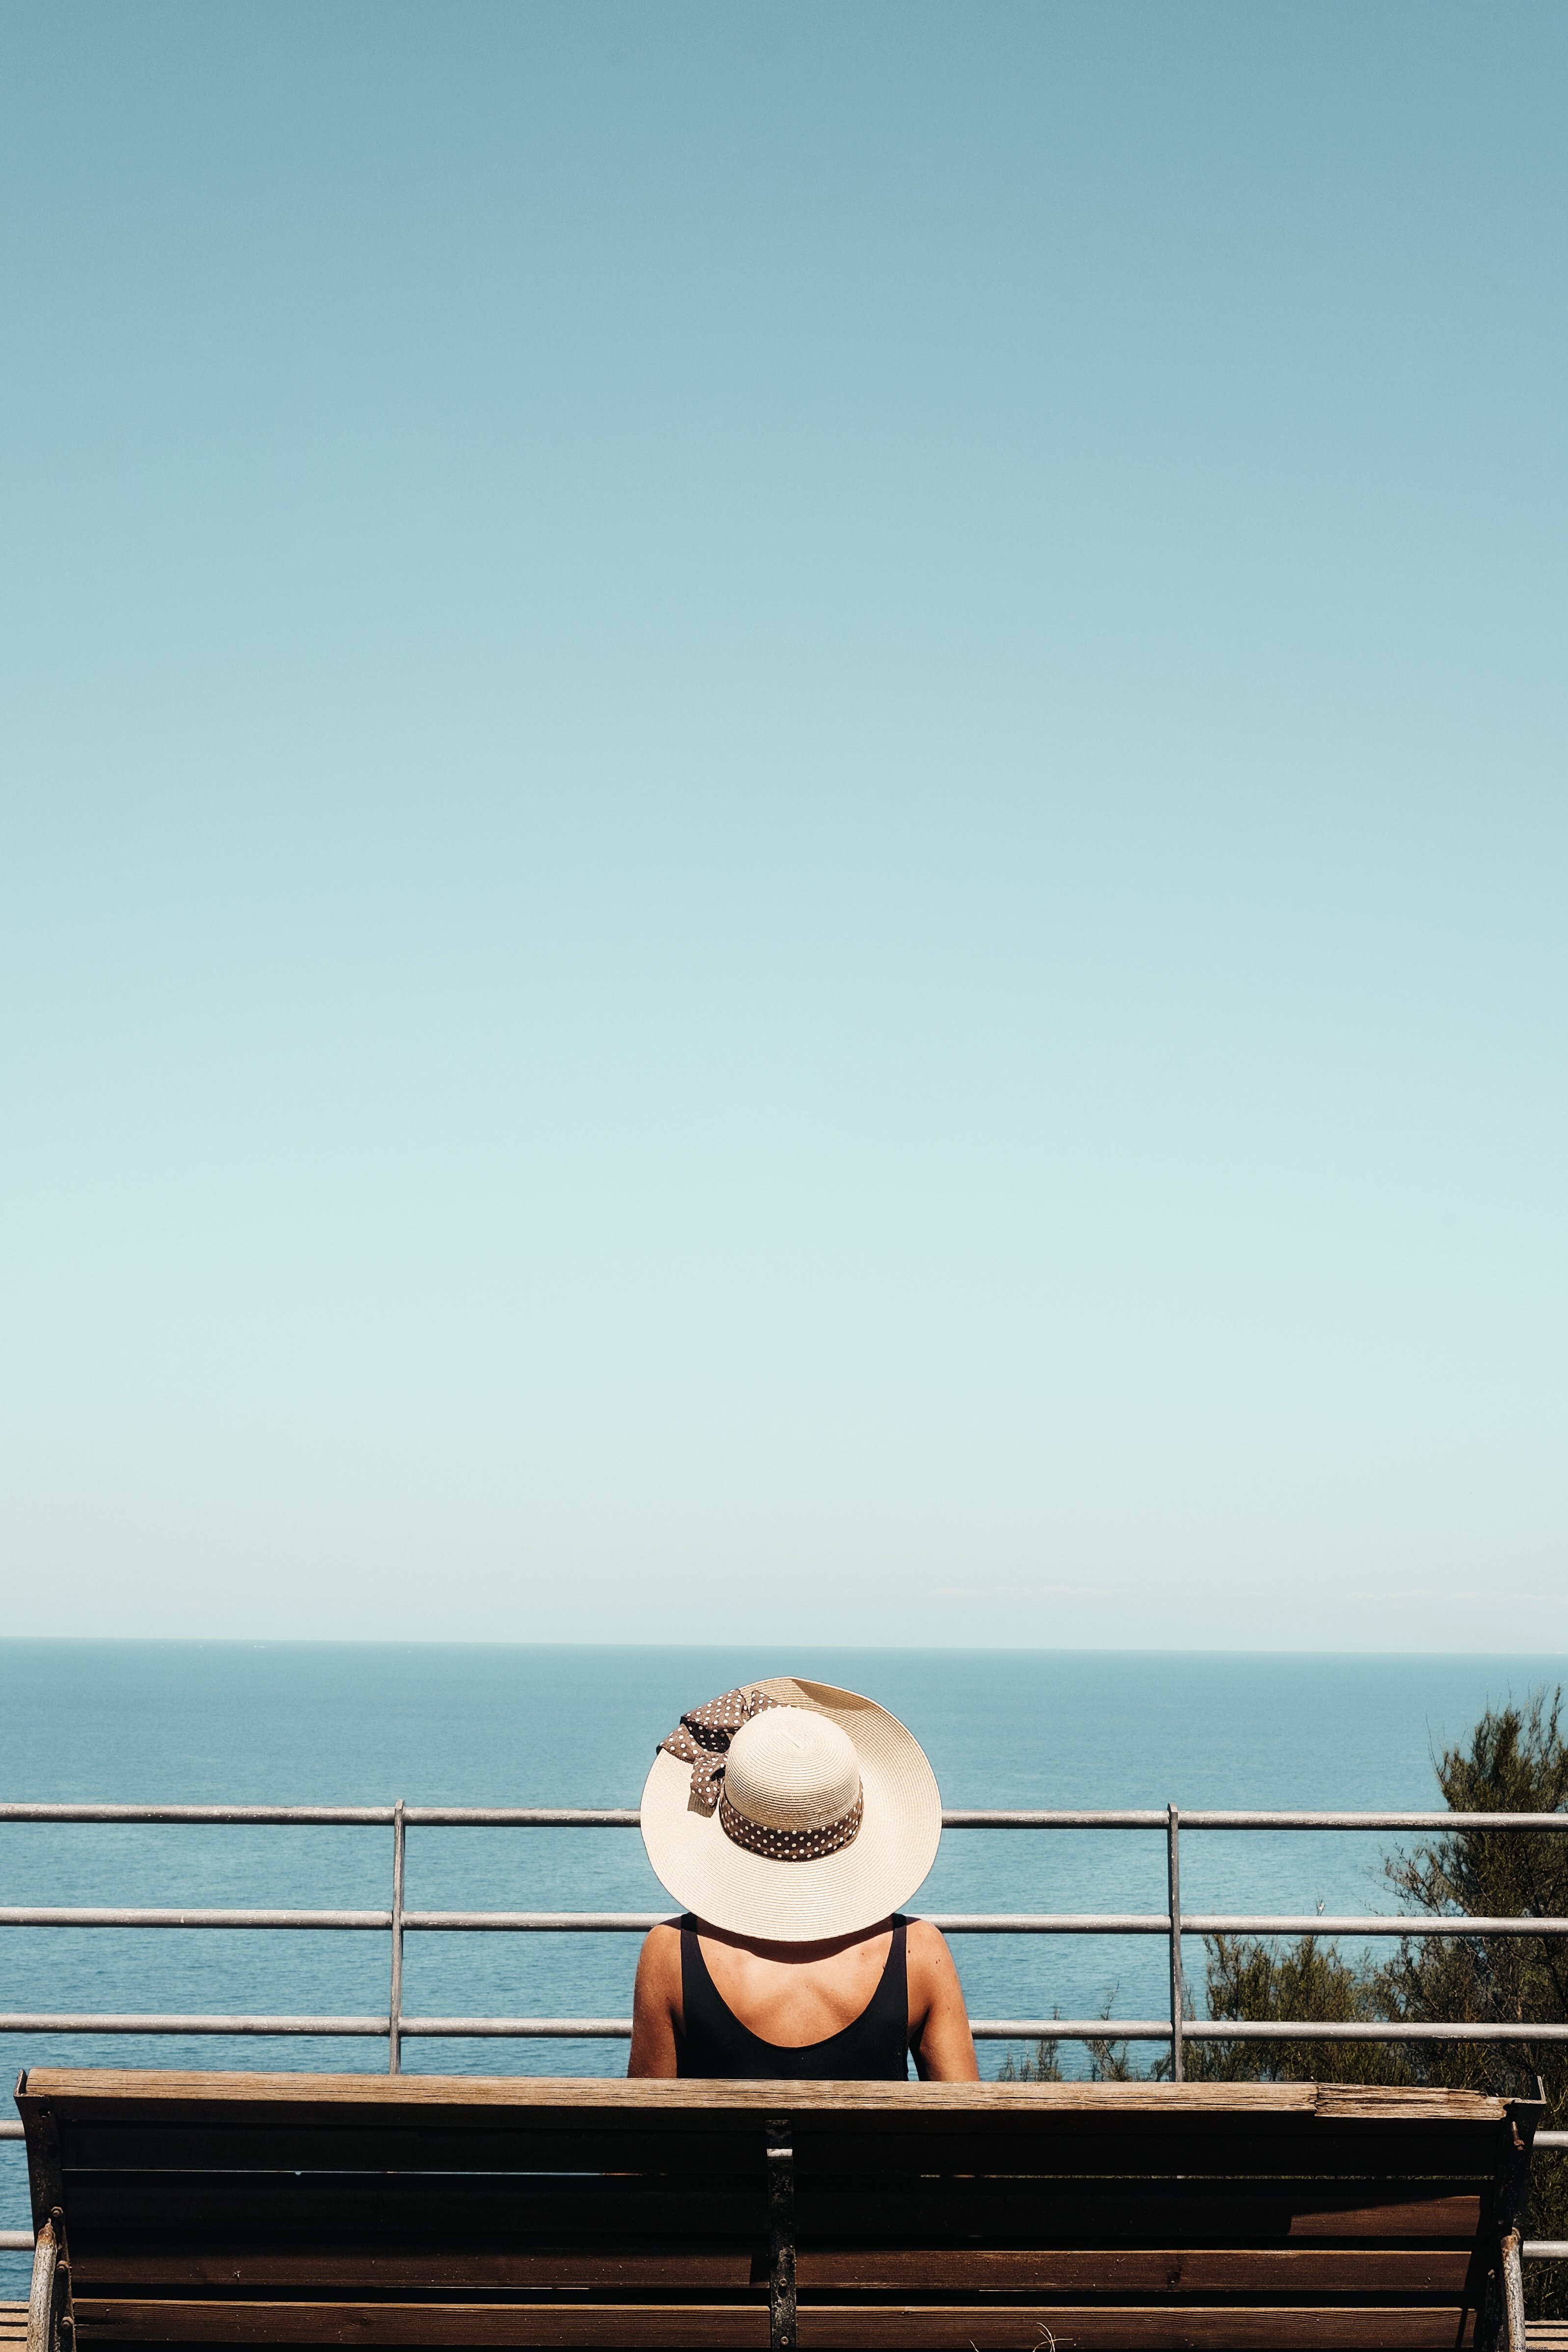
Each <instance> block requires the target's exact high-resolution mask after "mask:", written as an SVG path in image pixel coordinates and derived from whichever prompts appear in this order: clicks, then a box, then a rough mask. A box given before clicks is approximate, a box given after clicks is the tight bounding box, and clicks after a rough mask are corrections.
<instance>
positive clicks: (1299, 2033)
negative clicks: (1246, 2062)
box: [1109, 2017, 1568, 2042]
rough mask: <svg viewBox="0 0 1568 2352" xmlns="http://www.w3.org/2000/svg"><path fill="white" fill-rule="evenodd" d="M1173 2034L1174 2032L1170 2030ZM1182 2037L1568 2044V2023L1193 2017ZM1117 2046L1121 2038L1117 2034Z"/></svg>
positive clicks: (1272, 2040) (1242, 2039) (1185, 2025)
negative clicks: (1326, 2021) (1345, 2021)
mask: <svg viewBox="0 0 1568 2352" xmlns="http://www.w3.org/2000/svg"><path fill="white" fill-rule="evenodd" d="M1167 2031H1169V2029H1168V2028H1167ZM1182 2032H1183V2033H1184V2036H1185V2037H1186V2039H1187V2040H1188V2041H1189V2042H1194V2041H1195V2042H1568V2024H1546V2023H1544V2022H1542V2023H1539V2024H1534V2025H1529V2024H1519V2023H1513V2022H1510V2023H1509V2024H1507V2025H1427V2024H1421V2025H1394V2024H1384V2023H1382V2022H1373V2023H1368V2024H1363V2023H1360V2022H1358V2023H1356V2024H1353V2025H1345V2024H1334V2025H1331V2024H1320V2023H1318V2022H1316V2021H1313V2020H1311V2019H1307V2018H1303V2019H1300V2020H1299V2021H1295V2022H1289V2021H1285V2020H1283V2019H1279V2020H1276V2019H1273V2018H1270V2019H1269V2020H1268V2021H1267V2022H1264V2021H1261V2020H1258V2021H1254V2020H1252V2019H1250V2018H1236V2019H1230V2018H1212V2017H1205V2018H1198V2019H1195V2020H1194V2019H1193V2018H1189V2019H1188V2020H1187V2021H1186V2023H1185V2024H1184V2026H1183V2028H1182ZM1109 2038H1110V2040H1111V2041H1114V2040H1115V2039H1116V2035H1115V2033H1114V2032H1112V2033H1111V2034H1110V2037H1109Z"/></svg>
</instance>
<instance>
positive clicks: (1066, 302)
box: [0, 0, 1568, 1652]
mask: <svg viewBox="0 0 1568 2352" xmlns="http://www.w3.org/2000/svg"><path fill="white" fill-rule="evenodd" d="M0 53H3V55H0V64H3V72H0V201H3V206H4V254H3V264H0V266H3V272H4V305H3V309H4V326H3V328H0V332H3V334H4V338H5V367H4V370H3V371H0V404H3V408H4V426H5V431H4V446H5V460H4V462H5V502H4V510H5V545H6V562H5V566H4V578H3V582H0V593H3V595H4V598H5V613H4V628H3V630H0V672H3V677H0V688H3V692H0V703H3V713H4V715H3V719H0V727H3V740H0V750H3V752H4V766H5V781H4V810H3V822H0V983H3V988H4V1020H3V1024H0V1055H3V1063H0V1067H3V1070H4V1101H5V1129H6V1142H5V1151H4V1155H3V1159H0V1253H3V1258H4V1297H3V1300H0V1309H3V1322H4V1330H5V1346H4V1370H3V1377H4V1382H5V1395H4V1420H5V1431H6V1443H5V1465H4V1496H3V1524H0V1540H3V1546H4V1555H5V1562H6V1565H5V1567H4V1569H3V1570H0V1574H3V1575H4V1578H5V1584H6V1586H7V1588H8V1590H7V1593H6V1598H5V1629H6V1630H7V1631H8V1632H11V1633H29V1632H37V1633H44V1632H62V1631H79V1632H82V1633H160V1634H167V1633H202V1634H225V1633H233V1634H245V1635H253V1634H254V1635H271V1636H280V1635H284V1634H292V1635H308V1634H331V1635H336V1634H342V1635H366V1634H378V1633H382V1634H389V1635H397V1636H399V1637H423V1636H429V1637H439V1636H441V1635H451V1636H456V1637H460V1638H467V1639H472V1638H476V1637H493V1638H498V1639H510V1640H527V1639H542V1640H556V1639H565V1640H593V1639H596V1638H604V1639H607V1640H639V1639H651V1640H660V1639H662V1640H677V1641H679V1640H693V1639H695V1640H726V1641H728V1640H734V1639H740V1640H750V1639H754V1638H755V1639H762V1638H764V1637H766V1638H773V1639H778V1638H783V1639H799V1640H801V1641H811V1642H826V1641H832V1642H843V1641H860V1640H865V1641H869V1642H877V1643H889V1642H896V1641H910V1642H931V1643H970V1642H974V1643H984V1644H992V1643H999V1642H1000V1643H1006V1642H1015V1641H1016V1642H1018V1643H1027V1644H1030V1645H1037V1644H1054V1643H1065V1644H1068V1645H1087V1646H1096V1647H1104V1646H1115V1645H1117V1644H1118V1643H1129V1644H1131V1645H1136V1646H1161V1645H1171V1646H1181V1647H1188V1646H1197V1647H1204V1646H1215V1645H1230V1644H1235V1645H1240V1646H1244V1647H1258V1646H1264V1647H1267V1646H1279V1647H1287V1648H1289V1647H1305V1648H1311V1649H1323V1648H1337V1647H1343V1648H1350V1649H1359V1648H1373V1649H1375V1648H1410V1647H1430V1648H1435V1649H1460V1648H1465V1647H1479V1648H1488V1649H1497V1650H1506V1651H1512V1652H1519V1651H1521V1650H1528V1649H1531V1648H1536V1649H1542V1650H1548V1649H1551V1650H1561V1649H1563V1648H1568V1639H1565V1638H1564V1637H1565V1636H1568V1574H1565V1573H1564V1570H1565V1568H1568V1559H1565V1540H1564V1538H1565V1524H1568V1517H1565V1506H1568V1474H1565V1468H1564V1463H1565V1458H1568V1454H1565V1448H1564V1445H1563V1426H1564V1419H1565V1407H1568V1396H1565V1385H1568V1384H1565V1381H1564V1348H1563V1331H1564V1328H1565V1310H1568V1279H1565V1275H1568V1249H1565V1241H1564V1202H1565V1200H1568V1165H1565V1162H1568V1152H1565V1149H1564V1145H1565V1124H1568V1122H1565V1112H1564V1101H1565V1091H1564V1073H1563V1026H1564V1011H1565V1004H1564V995H1565V991H1564V980H1565V973H1568V955H1565V951H1564V939H1563V881H1564V851H1565V848H1568V839H1565V835H1568V821H1565V801H1564V777H1563V741H1564V727H1563V721H1564V716H1565V710H1564V704H1565V699H1568V697H1565V692H1564V673H1563V623H1564V617H1565V613H1564V606H1565V601H1568V600H1565V596H1564V554H1563V551H1564V547H1565V545H1568V530H1565V524H1568V515H1565V512H1564V508H1565V503H1568V501H1565V499H1564V488H1565V472H1568V468H1565V465H1564V434H1563V417H1564V415H1568V364H1565V362H1568V328H1565V318H1568V312H1565V308H1564V296H1565V292H1568V287H1565V277H1568V269H1565V264H1564V258H1563V257H1564V253H1565V252H1568V234H1565V233H1568V218H1565V212H1568V206H1565V202H1564V199H1565V196H1568V150H1565V149H1564V145H1563V138H1562V128H1561V126H1562V121H1563V105H1564V100H1565V99H1568V16H1565V15H1564V13H1563V10H1562V8H1561V7H1560V6H1556V5H1550V6H1542V5H1530V0H1517V4H1516V5H1510V7H1509V8H1508V9H1506V10H1500V11H1499V10H1490V9H1486V8H1483V7H1481V6H1479V5H1473V6H1465V7H1454V6H1449V5H1431V0H1422V5H1370V6H1369V5H1359V0H1358V5H1332V0H1326V4H1325V0H1314V5H1280V6H1275V7H1270V8H1266V9H1260V8H1258V7H1256V6H1254V5H1250V0H1245V4H1242V5H1042V4H1040V0H1031V5H1026V6H1016V5H1009V0H992V5H987V6H986V7H984V8H975V7H972V6H962V5H952V6H941V7H932V6H930V5H921V0H897V5H847V6H841V5H817V6H812V5H795V6H790V7H763V6H761V5H744V6H734V5H728V0H725V5H719V4H718V0H712V5H595V0H574V5H557V6H551V7H536V6H529V5H518V0H507V5H494V6H492V5H472V0H467V4H466V5H441V6H437V5H418V6H409V5H400V0H375V4H374V5H291V0H268V5H265V6H262V5H251V0H231V5H226V6H225V7H224V8H221V9H214V8H210V7H206V6H204V5H145V0H144V4H143V5H136V6H134V7H128V8H127V7H112V6H110V5H102V0H96V5H70V6H62V7H43V6H35V7H31V8H26V7H23V8H16V9H13V10H11V11H9V12H7V14H6V15H5V17H4V19H3V20H0Z"/></svg>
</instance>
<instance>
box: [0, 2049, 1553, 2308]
mask: <svg viewBox="0 0 1568 2352" xmlns="http://www.w3.org/2000/svg"><path fill="white" fill-rule="evenodd" d="M16 2103H17V2105H18V2107H19V2108H20V2110H21V2113H22V2116H23V2118H24V2121H25V2123H26V2137H27V2157H28V2167H29V2176H30V2180H31V2187H32V2197H33V2207H34V2222H35V2228H36V2229H37V2232H38V2243H37V2256H36V2260H35V2270H34V2296H33V2304H32V2320H31V2326H30V2333H29V2338H28V2342H29V2347H30V2352H58V2347H66V2352H70V2347H72V2345H73V2343H74V2346H75V2347H77V2352H96V2347H102V2346H109V2345H113V2344H121V2343H127V2344H157V2343H163V2344H180V2345H184V2346H189V2345H193V2344H207V2345H215V2346H216V2345H260V2344H288V2345H328V2344H361V2345H366V2346H372V2347H374V2346H382V2345H397V2346H416V2345H427V2346H437V2345H443V2346H446V2345H495V2346H503V2345H539V2346H561V2347H569V2346H584V2347H587V2346H608V2347H615V2346H620V2347H642V2346H668V2347H705V2346H713V2347H755V2352H763V2347H769V2346H773V2347H780V2352H794V2347H797V2346H798V2347H804V2352H815V2347H822V2352H828V2348H829V2347H886V2352H918V2348H920V2347H942V2352H970V2347H973V2352H1014V2347H1016V2352H1026V2348H1027V2352H1051V2347H1054V2352H1089V2347H1098V2348H1099V2352H1111V2347H1140V2352H1151V2347H1169V2352H1176V2347H1228V2352H1246V2348H1247V2347H1256V2352H1284V2347H1295V2346H1306V2345H1311V2346H1318V2347H1328V2352H1332V2347H1379V2352H1396V2348H1397V2352H1403V2347H1431V2352H1439V2347H1441V2352H1455V2347H1472V2346H1474V2347H1489V2346H1508V2347H1511V2352H1524V2336H1523V2320H1522V2304H1521V2301H1520V2298H1519V2289H1518V2279H1519V2266H1518V2256H1517V2248H1518V2242H1519V2241H1518V2223H1519V2220H1520V2218H1521V2211H1522V2202H1523V2197H1524V2192H1525V2188H1526V2185H1527V2179H1528V2168H1529V2156H1530V2143H1531V2137H1532V2135H1533V2131H1534V2125H1535V2119H1536V2116H1537V2114H1538V2113H1539V2110H1538V2109H1537V2108H1536V2107H1534V2106H1533V2105H1528V2106H1527V2105H1507V2104H1505V2103H1504V2102H1503V2101H1501V2100H1499V2099H1491V2098H1483V2097H1481V2096H1479V2095H1475V2094H1472V2093H1466V2092H1442V2091H1427V2092H1419V2091H1416V2092H1392V2091H1379V2090H1354V2089H1337V2088H1334V2087H1331V2086H1329V2085H1322V2086H1320V2085H1316V2084H1281V2085H1254V2084H1223V2085H1222V2084H1204V2085H1189V2086H1184V2087H1179V2088H1178V2087H1172V2086H1168V2085H1164V2084H1034V2083H1017V2084H1015V2083H982V2084H918V2083H910V2084H880V2083H794V2084H756V2083H643V2082H638V2083H626V2082H604V2081H595V2080H564V2081H563V2080H559V2079H557V2080H541V2079H538V2078H535V2079H532V2080H526V2079H523V2080H518V2079H513V2080H510V2081H508V2080H501V2081H498V2080H496V2079H495V2078H493V2077H490V2078H486V2077H482V2076H481V2077H477V2078H470V2077H455V2076H430V2075H424V2076H421V2075H408V2074H405V2075H400V2076H396V2077H390V2078H389V2077H385V2076H374V2077H366V2076H363V2075H342V2074H337V2075H310V2074H161V2073H159V2074H153V2073H147V2074H131V2073H115V2072H110V2071H107V2070H104V2071H98V2070H93V2071H82V2072H63V2071H60V2072H56V2071H49V2072H46V2071H45V2070H43V2069H41V2068H39V2069H35V2070H34V2071H33V2072H32V2073H31V2074H27V2075H26V2076H24V2078H23V2081H22V2084H21V2085H20V2086H19V2088H18V2093H17V2102H16ZM1510 2250H1511V2260H1510Z"/></svg>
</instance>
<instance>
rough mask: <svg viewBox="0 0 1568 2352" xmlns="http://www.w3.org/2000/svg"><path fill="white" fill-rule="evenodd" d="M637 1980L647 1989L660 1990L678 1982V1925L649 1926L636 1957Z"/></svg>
mask: <svg viewBox="0 0 1568 2352" xmlns="http://www.w3.org/2000/svg"><path fill="white" fill-rule="evenodd" d="M637 1982H638V1984H639V1985H640V1986H641V1987H642V1988H643V1989H644V1990H648V1991H653V1990H663V1989H664V1988H665V1987H666V1986H667V1985H671V1984H673V1985H677V1986H679V1982H680V1930H679V1927H650V1928H649V1929H648V1931H647V1935H646V1937H644V1938H643V1948H642V1951H641V1954H640V1955H639V1957H638V1959H637Z"/></svg>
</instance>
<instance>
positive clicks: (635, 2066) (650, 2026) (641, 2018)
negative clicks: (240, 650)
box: [626, 1919, 979, 2082]
mask: <svg viewBox="0 0 1568 2352" xmlns="http://www.w3.org/2000/svg"><path fill="white" fill-rule="evenodd" d="M697 1932H698V1941H699V1944H700V1951H701V1958H702V1961H703V1963H704V1964H705V1966H706V1969H707V1972H708V1975H709V1976H710V1978H711V1979H712V1984H713V1989H714V1990H715V1991H716V1992H717V1994H718V1995H719V1997H720V1999H721V2000H722V2002H723V2003H724V2005H725V2006H726V2008H727V2009H728V2010H729V2011H731V2013H732V2015H733V2016H734V2017H735V2018H736V2019H737V2020H738V2021H740V2023H741V2025H742V2027H744V2028H745V2029H746V2030H747V2031H748V2032H750V2033H751V2034H753V2035H755V2036H756V2037H757V2038H758V2039H759V2040H760V2041H762V2042H771V2043H772V2044H773V2046H774V2047H775V2048H778V2049H780V2050H788V2051H792V2052H793V2051H796V2050H802V2049H805V2048H808V2047H809V2046H811V2045H812V2044H814V2043H817V2042H831V2041H832V2039H833V2037H834V2036H836V2035H839V2034H842V2033H844V2032H846V2031H847V2029H848V2028H849V2027H851V2026H853V2025H854V2023H855V2022H856V2021H857V2020H858V2019H859V2018H860V2017H861V2016H862V2015H863V2014H864V2013H865V2011H867V2009H868V2006H869V2005H870V2003H871V2002H872V2000H874V1998H875V1997H876V1994H877V1991H878V1988H879V1984H880V1983H881V1981H882V1978H883V1972H884V1970H885V1969H886V1968H887V1965H888V1958H889V1950H890V1948H891V1946H892V1941H893V1925H892V1922H891V1921H890V1920H886V1919H885V1920H882V1921H881V1922H879V1925H878V1926H877V1927H872V1928H868V1929H864V1930H862V1931H860V1932H859V1933H858V1934H856V1935H853V1936H842V1937H836V1938H835V1939H833V1940H832V1941H830V1942H826V1943H816V1944H773V1943H765V1942H763V1941H760V1940H758V1939H755V1938H752V1937H744V1936H737V1935H733V1934H731V1933H730V1932H729V1931H728V1930H726V1929H723V1928H719V1927H710V1926H709V1925H708V1924H707V1923H706V1922H705V1921H699V1922H698V1923H697ZM906 1948H907V1961H908V2008H909V2017H908V2035H909V2046H910V2050H911V2051H912V2052H913V2053H914V2059H915V2064H916V2067H917V2069H918V2070H919V2073H920V2074H921V2079H922V2080H924V2081H928V2082H973V2080H974V2079H975V2078H976V2076H977V2074H978V2072H979V2069H978V2067H977V2066H976V2064H975V2059H974V2044H973V2039H972V2038H971V2035H970V2032H969V2020H968V2016H967V2014H966V2012H965V2010H964V2005H963V1988H962V1986H961V1985H960V1983H959V1980H958V1971H957V1969H955V1968H954V1966H953V1964H952V1954H951V1953H950V1952H949V1950H948V1948H947V1945H946V1942H945V1941H944V1939H943V1937H942V1935H941V1934H940V1933H939V1932H938V1930H937V1929H936V1928H935V1927H931V1924H930V1922H929V1921H927V1920H924V1919H912V1920H910V1923H909V1926H908V1928H907V1930H906ZM685 2023H686V2021H685V2016H684V2011H683V2006H682V1981H681V1944H680V1931H679V1927H655V1928H654V1929H653V1930H652V1931H651V1933H650V1934H649V1936H648V1937H647V1942H646V1943H645V1944H644V1946H643V1949H642V1957H641V1959H640V1960H639V1962H638V1964H637V1992H636V1997H635V2001H634V2011H633V2024H632V2048H631V2057H630V2061H629V2063H628V2064H627V2068H626V2072H627V2073H628V2074H637V2075H656V2076H658V2075H662V2076H673V2075H675V2074H677V2073H678V2071H679V2041H680V2037H681V2035H682V2033H683V2032H684V2029H685Z"/></svg>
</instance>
